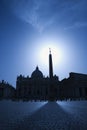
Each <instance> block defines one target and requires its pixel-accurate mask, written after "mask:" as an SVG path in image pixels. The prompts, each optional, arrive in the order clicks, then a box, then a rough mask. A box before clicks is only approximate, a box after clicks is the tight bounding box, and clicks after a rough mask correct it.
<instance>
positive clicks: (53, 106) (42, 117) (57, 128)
mask: <svg viewBox="0 0 87 130" xmlns="http://www.w3.org/2000/svg"><path fill="white" fill-rule="evenodd" d="M19 129H20V130H77V129H79V130H87V125H84V123H83V122H81V120H80V119H79V118H75V116H74V115H71V114H69V113H67V112H66V111H64V110H63V109H62V108H61V107H60V105H59V104H58V103H56V102H48V103H47V104H45V105H44V106H43V107H41V108H40V109H38V110H37V111H35V112H34V113H33V114H32V115H31V116H30V115H29V116H28V115H27V116H26V117H24V119H23V120H21V121H20V122H19V123H18V124H15V127H14V130H19Z"/></svg>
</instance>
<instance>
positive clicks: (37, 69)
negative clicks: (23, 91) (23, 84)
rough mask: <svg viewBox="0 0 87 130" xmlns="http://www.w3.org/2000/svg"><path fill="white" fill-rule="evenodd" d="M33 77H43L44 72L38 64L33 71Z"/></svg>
mask: <svg viewBox="0 0 87 130" xmlns="http://www.w3.org/2000/svg"><path fill="white" fill-rule="evenodd" d="M31 78H43V73H42V72H41V71H40V70H39V68H38V66H37V67H36V69H35V71H33V72H32V74H31Z"/></svg>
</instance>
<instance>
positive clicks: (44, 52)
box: [39, 43, 63, 67]
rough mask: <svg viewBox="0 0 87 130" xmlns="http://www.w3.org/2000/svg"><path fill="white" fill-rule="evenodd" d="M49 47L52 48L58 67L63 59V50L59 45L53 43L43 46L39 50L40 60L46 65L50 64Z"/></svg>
mask: <svg viewBox="0 0 87 130" xmlns="http://www.w3.org/2000/svg"><path fill="white" fill-rule="evenodd" d="M49 48H50V49H51V54H52V59H53V65H54V66H55V67H56V66H57V65H58V64H60V63H61V62H62V60H63V52H62V50H61V49H60V48H59V47H57V45H54V44H52V43H51V44H46V45H44V46H42V47H41V49H40V51H39V59H40V62H41V63H42V64H44V65H48V58H49Z"/></svg>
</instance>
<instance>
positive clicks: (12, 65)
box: [0, 0, 87, 86]
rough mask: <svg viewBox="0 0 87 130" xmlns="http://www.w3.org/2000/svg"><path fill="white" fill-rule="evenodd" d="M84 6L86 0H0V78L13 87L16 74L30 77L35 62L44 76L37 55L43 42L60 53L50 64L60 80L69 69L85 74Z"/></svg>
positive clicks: (86, 18) (86, 22)
mask: <svg viewBox="0 0 87 130" xmlns="http://www.w3.org/2000/svg"><path fill="white" fill-rule="evenodd" d="M86 6H87V0H19V1H18V0H0V80H2V79H4V80H5V81H8V82H9V83H10V84H12V85H14V86H15V83H16V77H17V75H19V74H23V75H25V76H26V75H29V76H31V73H32V71H33V70H34V69H35V67H36V66H37V65H39V68H40V70H42V72H43V74H44V75H45V76H47V75H48V73H49V72H48V67H47V66H45V65H43V64H42V62H41V61H40V60H39V56H37V52H39V50H41V49H42V48H45V46H46V45H47V43H46V42H47V41H49V42H50V41H52V42H53V44H54V46H55V47H56V48H57V47H60V48H61V49H62V51H63V52H64V56H63V59H62V62H61V63H59V64H58V66H56V67H55V66H54V73H55V74H56V75H58V76H59V78H60V80H61V79H63V78H65V77H68V75H69V72H72V71H73V72H77V73H86V74H87V60H86V59H87V8H86ZM46 40H47V41H46ZM38 55H39V53H38Z"/></svg>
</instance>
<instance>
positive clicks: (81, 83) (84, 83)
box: [16, 49, 87, 101]
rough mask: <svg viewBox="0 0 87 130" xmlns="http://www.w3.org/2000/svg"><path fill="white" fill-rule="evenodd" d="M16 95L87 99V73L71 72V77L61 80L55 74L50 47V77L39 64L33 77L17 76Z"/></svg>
mask: <svg viewBox="0 0 87 130" xmlns="http://www.w3.org/2000/svg"><path fill="white" fill-rule="evenodd" d="M16 97H17V98H18V99H23V100H36V101H37V100H51V101H54V100H65V99H66V100H67V99H71V100H72V99H87V75H85V74H78V73H73V72H71V73H70V74H69V78H67V79H63V80H62V81H59V78H58V76H56V75H53V63H52V54H51V50H50V49H49V77H44V76H43V73H42V72H41V71H40V70H39V67H38V66H37V67H36V69H35V70H34V71H33V72H32V74H31V77H28V76H27V77H24V76H22V75H20V76H18V77H17V81H16Z"/></svg>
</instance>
